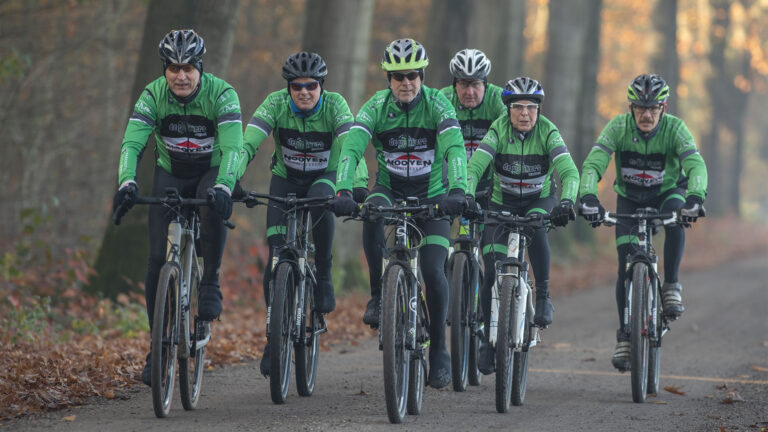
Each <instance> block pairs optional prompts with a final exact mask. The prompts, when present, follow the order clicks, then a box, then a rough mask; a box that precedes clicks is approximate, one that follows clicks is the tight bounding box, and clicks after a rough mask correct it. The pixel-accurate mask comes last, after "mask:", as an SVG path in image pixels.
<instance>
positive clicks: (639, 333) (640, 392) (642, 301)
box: [629, 264, 650, 403]
mask: <svg viewBox="0 0 768 432" xmlns="http://www.w3.org/2000/svg"><path fill="white" fill-rule="evenodd" d="M649 289H650V279H648V267H646V266H645V265H644V264H636V265H635V266H634V270H633V272H632V310H631V311H630V313H631V314H632V316H631V317H630V326H631V331H630V356H629V363H630V368H631V375H632V400H633V401H635V402H637V403H641V402H645V395H646V391H647V388H648V387H647V386H648V348H649V346H648V345H649V344H648V332H649V330H650V326H649V321H650V309H649V307H648V290H649Z"/></svg>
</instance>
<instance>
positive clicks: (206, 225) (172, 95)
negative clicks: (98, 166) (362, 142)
mask: <svg viewBox="0 0 768 432" xmlns="http://www.w3.org/2000/svg"><path fill="white" fill-rule="evenodd" d="M159 54H160V58H161V59H162V61H163V72H164V76H162V77H160V78H158V79H156V80H154V81H152V82H151V83H149V84H148V85H147V87H146V88H145V89H144V91H143V92H142V94H141V96H140V97H139V100H138V102H136V105H135V107H134V110H133V114H132V115H131V118H130V120H129V121H128V126H127V127H126V130H125V136H124V138H123V143H122V149H121V152H120V167H119V188H118V191H117V193H116V194H115V198H114V208H115V209H119V210H120V211H121V212H122V213H124V212H126V211H128V209H129V208H130V207H131V206H132V205H133V202H134V199H135V198H136V197H137V195H138V185H137V184H136V166H137V164H138V160H139V158H140V157H141V154H142V153H143V152H144V149H145V146H146V144H147V139H148V138H149V135H150V134H154V135H155V139H156V142H157V148H156V151H155V154H156V156H157V160H156V166H155V174H154V181H153V186H152V195H153V196H162V195H163V194H164V193H165V189H166V188H167V187H174V188H176V189H178V190H179V192H180V193H181V195H182V196H185V197H197V198H206V194H207V191H208V189H209V188H213V190H214V192H215V194H216V197H215V203H214V206H215V207H214V209H212V210H211V209H209V208H207V207H203V208H201V209H200V219H201V220H200V245H201V252H202V257H203V260H204V262H205V266H204V270H203V277H202V281H201V284H200V296H199V302H200V303H199V308H198V313H199V317H200V319H203V320H213V319H216V318H217V317H218V316H219V314H220V313H221V299H222V296H221V291H220V289H219V267H220V266H221V257H222V253H223V251H224V244H225V242H226V238H227V233H226V228H225V226H224V224H223V223H222V220H223V219H228V218H229V216H230V215H231V213H232V199H231V191H232V189H233V188H234V186H235V180H236V171H237V169H236V168H237V166H238V165H239V157H240V150H241V149H242V145H243V136H242V132H241V130H242V123H241V116H240V102H239V100H238V97H237V93H236V92H235V90H234V89H233V88H232V86H230V85H229V84H227V83H226V82H224V81H223V80H221V79H219V78H217V77H215V76H213V75H212V74H210V73H203V61H202V56H203V54H205V43H204V41H203V38H201V37H200V36H199V35H198V34H197V33H195V31H194V30H173V31H171V32H170V33H168V34H167V35H166V36H165V37H164V38H163V39H162V41H160V45H159ZM122 213H121V215H122ZM169 217H170V215H169V214H167V213H166V209H164V208H162V207H160V206H152V207H150V209H149V256H150V259H149V266H148V268H147V276H146V279H145V287H146V288H145V292H144V295H145V297H146V303H147V315H148V317H149V326H150V328H151V327H152V325H153V323H152V316H153V310H154V304H155V292H156V291H157V280H158V277H159V273H160V268H161V267H162V265H163V264H164V263H165V261H166V256H165V254H166V242H167V233H166V231H167V230H168V223H169V222H170V220H169ZM149 359H150V356H149V355H147V363H146V366H145V367H144V371H143V372H142V374H141V380H142V382H144V383H145V384H147V385H150V384H151V372H150V362H149Z"/></svg>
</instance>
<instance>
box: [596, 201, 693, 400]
mask: <svg viewBox="0 0 768 432" xmlns="http://www.w3.org/2000/svg"><path fill="white" fill-rule="evenodd" d="M601 222H602V223H603V224H604V225H606V226H613V225H616V224H619V223H622V224H631V226H632V232H631V236H633V237H637V240H638V243H637V245H635V247H634V250H633V251H632V253H630V254H628V255H627V272H626V275H627V276H626V280H625V281H624V287H625V290H626V291H625V292H626V296H625V298H626V305H625V306H624V312H623V318H622V321H623V324H624V329H625V331H626V333H625V337H627V338H628V339H629V341H630V351H629V352H630V355H629V363H630V373H631V380H632V400H633V401H634V402H637V403H642V402H644V401H645V397H646V395H647V394H656V393H657V392H658V390H659V376H660V366H661V340H662V337H663V336H664V334H666V333H667V331H669V329H670V328H669V320H668V319H667V317H666V316H665V315H664V313H663V311H662V298H663V297H662V293H661V279H660V278H659V274H658V270H657V267H658V256H657V255H656V250H655V249H654V247H653V243H652V240H653V235H654V233H655V232H656V231H657V229H658V228H659V227H661V226H665V225H672V224H680V223H683V222H681V220H680V217H679V215H678V213H664V214H659V212H658V210H656V209H654V208H650V207H648V208H639V209H637V210H636V211H635V213H610V212H606V213H605V216H604V217H603V219H602V221H601Z"/></svg>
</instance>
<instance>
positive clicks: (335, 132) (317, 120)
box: [239, 51, 367, 376]
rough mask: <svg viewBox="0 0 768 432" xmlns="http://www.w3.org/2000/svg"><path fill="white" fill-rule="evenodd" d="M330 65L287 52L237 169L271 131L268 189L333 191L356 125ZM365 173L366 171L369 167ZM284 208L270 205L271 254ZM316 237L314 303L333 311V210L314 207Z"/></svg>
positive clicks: (281, 233) (279, 192) (310, 193)
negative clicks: (330, 79)
mask: <svg viewBox="0 0 768 432" xmlns="http://www.w3.org/2000/svg"><path fill="white" fill-rule="evenodd" d="M327 74H328V68H327V66H326V64H325V61H324V60H323V58H322V57H321V56H320V55H318V54H316V53H311V52H306V51H302V52H299V53H296V54H293V55H291V56H289V57H288V58H287V59H286V61H285V64H284V65H283V68H282V76H283V78H284V79H285V80H286V88H285V89H282V90H278V91H276V92H273V93H271V94H270V95H268V96H267V98H266V99H265V100H264V102H263V103H262V104H261V105H260V106H259V107H258V108H257V109H256V112H254V114H253V117H252V118H251V121H250V122H249V123H248V126H247V127H246V129H245V135H244V152H245V157H244V158H243V160H242V163H241V167H240V170H239V175H242V173H243V172H244V171H245V167H246V165H247V164H248V162H249V161H251V160H252V159H253V157H254V156H255V155H256V152H257V151H258V149H259V146H260V145H261V143H262V141H264V139H265V138H266V137H267V136H268V135H269V134H270V133H272V134H273V136H274V139H275V151H274V153H273V154H272V179H271V180H270V183H269V194H270V195H275V196H286V195H287V194H288V193H295V194H296V195H297V196H298V197H299V198H304V197H322V196H333V195H335V192H336V188H335V181H336V165H337V164H338V160H339V151H340V150H341V145H342V143H343V142H344V139H345V137H346V135H347V133H348V132H349V129H350V128H351V127H352V124H353V122H354V117H353V116H352V113H351V112H350V111H349V106H348V105H347V102H346V101H345V100H344V98H343V97H342V96H341V95H340V94H338V93H334V92H330V91H327V90H325V89H323V83H324V82H325V77H326V75H327ZM366 174H367V172H366ZM282 215H283V210H282V208H281V207H279V206H277V205H270V207H269V208H268V209H267V240H268V242H269V260H268V261H267V265H269V263H271V262H272V254H273V248H274V247H276V246H279V245H281V244H283V243H284V242H285V221H284V220H283V217H282ZM311 215H312V225H313V228H312V238H313V240H314V242H315V246H316V251H315V265H316V266H317V285H316V292H315V300H316V302H315V308H316V310H317V311H318V312H321V313H329V312H331V311H332V310H333V309H334V308H335V307H336V300H335V298H334V291H333V282H332V281H331V262H332V256H331V249H332V245H333V233H334V218H333V214H332V213H331V212H330V211H328V210H324V209H322V208H316V209H313V210H312V211H311ZM270 277H271V272H270V271H269V270H265V271H264V297H265V300H266V301H267V302H268V301H269V281H270ZM269 367H270V363H269V341H267V345H266V347H265V348H264V356H263V357H262V362H261V367H260V369H261V372H262V374H264V375H265V376H266V375H269Z"/></svg>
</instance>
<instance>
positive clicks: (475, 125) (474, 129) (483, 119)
mask: <svg viewBox="0 0 768 432" xmlns="http://www.w3.org/2000/svg"><path fill="white" fill-rule="evenodd" d="M502 90H503V89H502V88H501V87H499V86H497V85H493V84H488V86H487V87H486V89H485V97H483V101H482V102H481V103H480V105H478V106H476V107H475V108H466V107H464V106H463V105H461V102H459V96H458V95H457V94H456V89H455V88H454V86H448V87H443V88H442V89H440V92H442V93H443V95H444V96H445V97H446V98H447V99H448V102H450V103H451V105H453V109H455V110H456V119H457V120H458V121H459V125H460V126H461V134H462V136H463V137H464V150H465V151H466V152H467V160H469V159H470V158H471V157H472V155H473V154H474V153H475V151H476V150H477V147H478V146H479V145H480V141H481V140H482V139H483V137H484V136H485V134H486V133H488V129H490V127H491V123H493V122H494V120H496V119H497V118H499V117H500V116H502V115H507V108H506V107H505V106H504V103H503V102H502V101H501V92H502Z"/></svg>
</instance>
